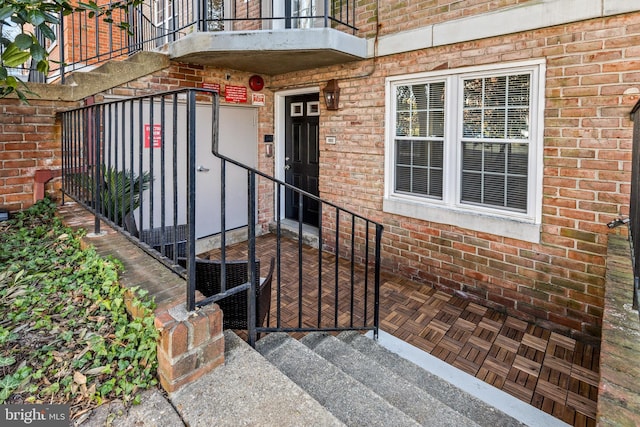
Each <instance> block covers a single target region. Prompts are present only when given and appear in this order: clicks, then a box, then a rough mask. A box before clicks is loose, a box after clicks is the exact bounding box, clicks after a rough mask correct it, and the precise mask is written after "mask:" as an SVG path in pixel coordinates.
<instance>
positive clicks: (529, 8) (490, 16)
mask: <svg viewBox="0 0 640 427" xmlns="http://www.w3.org/2000/svg"><path fill="white" fill-rule="evenodd" d="M634 11H640V1H637V0H540V1H536V2H530V3H524V4H522V5H518V6H514V7H510V8H506V9H501V10H497V11H494V12H491V13H484V14H481V15H477V16H469V17H466V18H461V19H456V20H453V21H447V22H442V23H439V24H434V25H429V26H426V27H423V28H420V29H417V30H409V31H405V32H401V33H396V34H391V35H388V36H384V37H381V38H379V40H378V49H377V52H374V42H373V40H371V39H370V40H369V41H368V42H369V47H368V55H369V56H373V55H374V54H377V56H385V55H392V54H396V53H402V52H409V51H412V50H418V49H425V48H430V47H436V46H443V45H447V44H453V43H460V42H467V41H472V40H478V39H483V38H487V37H496V36H501V35H505V34H512V33H518V32H521V31H528V30H535V29H538V28H544V27H550V26H554V25H562V24H567V23H570V22H576V21H583V20H586V19H593V18H600V17H603V16H610V15H616V14H619V13H628V12H634Z"/></svg>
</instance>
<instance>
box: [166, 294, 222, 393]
mask: <svg viewBox="0 0 640 427" xmlns="http://www.w3.org/2000/svg"><path fill="white" fill-rule="evenodd" d="M155 325H156V328H157V329H158V330H159V331H160V342H159V343H158V376H159V377H160V384H161V385H162V387H163V388H164V389H165V390H166V391H167V392H169V393H172V392H174V391H176V390H178V389H179V388H180V387H182V386H183V385H185V384H187V383H190V382H192V381H194V380H196V379H198V378H200V377H201V376H202V375H204V374H206V373H207V372H209V371H211V370H212V369H213V368H215V367H216V366H218V365H221V364H222V363H223V362H224V336H223V334H222V311H220V308H219V307H218V306H217V305H216V304H210V305H208V306H206V307H202V308H199V309H198V310H195V311H193V312H187V311H186V309H185V305H184V302H183V303H180V304H178V305H176V306H174V307H172V308H169V309H168V310H166V309H165V310H162V311H158V312H156V318H155Z"/></svg>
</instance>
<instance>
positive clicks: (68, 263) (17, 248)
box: [0, 200, 158, 417]
mask: <svg viewBox="0 0 640 427" xmlns="http://www.w3.org/2000/svg"><path fill="white" fill-rule="evenodd" d="M55 209H56V207H55V205H54V203H53V202H51V201H48V200H45V201H42V202H39V203H37V204H35V205H34V206H33V207H32V208H30V209H28V210H27V211H25V212H22V213H19V214H17V215H16V216H15V217H14V218H12V219H11V220H10V221H7V222H5V223H0V319H3V321H2V322H0V377H2V379H1V380H0V403H42V402H47V403H70V404H72V408H73V409H72V417H73V411H75V412H76V413H77V412H79V411H83V410H85V409H87V408H91V407H93V406H96V405H98V404H100V403H102V402H104V401H106V400H112V399H115V398H118V399H122V400H123V401H125V402H133V403H136V397H135V396H136V392H137V391H139V390H141V389H146V388H149V387H151V386H154V385H155V384H156V379H155V373H156V368H157V359H156V341H157V335H158V333H157V331H156V329H155V327H154V324H153V308H154V307H153V303H152V302H151V301H142V299H144V297H145V295H144V294H143V293H142V292H137V291H136V293H137V295H138V299H137V302H136V303H137V304H139V305H140V308H141V309H142V310H141V311H142V312H144V313H145V316H144V317H143V318H141V319H131V318H129V316H128V315H127V312H126V309H125V305H124V289H123V288H121V287H120V285H119V283H118V269H119V267H120V266H119V263H118V262H117V261H116V260H113V259H104V258H101V257H100V256H98V255H97V254H96V252H95V251H94V250H93V249H86V250H82V249H81V248H80V241H79V235H78V233H74V232H73V231H72V230H71V229H69V228H67V227H64V226H63V225H62V223H61V221H60V219H59V218H58V217H56V216H55Z"/></svg>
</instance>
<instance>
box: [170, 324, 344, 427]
mask: <svg viewBox="0 0 640 427" xmlns="http://www.w3.org/2000/svg"><path fill="white" fill-rule="evenodd" d="M224 338H225V363H224V365H222V366H219V367H218V368H216V369H214V370H213V371H211V372H210V373H208V374H206V375H203V376H202V377H200V378H199V379H197V380H195V381H193V382H192V383H190V384H188V385H186V386H184V387H183V388H181V389H180V390H178V391H176V392H175V393H172V394H171V395H170V396H169V399H170V400H171V403H172V404H173V406H174V407H175V408H176V410H177V411H178V413H179V414H180V416H181V417H182V420H183V422H184V424H185V425H188V426H190V427H195V426H206V427H210V426H216V427H218V426H233V427H236V426H239V425H245V426H265V427H266V426H273V427H284V426H291V427H298V426H344V424H343V423H342V422H340V421H339V420H338V419H337V418H336V417H334V416H333V415H332V414H331V413H330V412H329V411H327V409H325V408H323V407H322V406H321V405H320V404H319V403H318V402H317V401H316V400H314V399H313V398H312V397H311V396H309V394H307V393H306V392H305V391H304V390H302V389H301V388H300V387H298V386H297V385H296V384H294V383H293V382H292V381H291V380H289V379H288V378H287V377H286V376H284V375H283V374H282V373H281V372H280V371H279V370H278V369H276V368H275V367H274V366H273V365H272V364H271V363H269V362H267V361H266V360H265V359H264V358H263V357H262V356H261V355H260V354H258V352H256V351H255V350H254V349H252V348H251V347H249V345H248V344H247V343H245V342H244V341H243V340H242V339H240V338H239V337H238V336H237V335H235V334H234V333H233V332H231V331H226V332H225V335H224ZM160 425H169V424H160Z"/></svg>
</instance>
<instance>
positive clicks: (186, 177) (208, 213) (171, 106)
mask: <svg viewBox="0 0 640 427" xmlns="http://www.w3.org/2000/svg"><path fill="white" fill-rule="evenodd" d="M196 101H198V102H196ZM217 121H218V95H217V93H214V92H212V91H207V90H203V89H183V90H177V91H171V92H165V93H160V94H155V95H147V96H142V97H137V98H131V99H126V100H122V99H120V100H115V101H111V102H105V103H100V104H94V105H87V106H85V107H82V108H78V109H74V110H70V111H66V112H64V113H61V123H62V189H63V194H64V195H66V196H68V197H71V198H73V199H74V200H76V201H77V202H78V203H80V204H82V205H83V206H85V207H86V208H87V209H89V210H91V211H92V212H93V213H94V216H95V221H94V230H93V232H94V233H96V234H99V233H100V231H101V230H100V221H101V220H102V221H106V222H107V223H108V224H109V225H111V226H112V227H114V228H115V229H117V230H120V231H122V232H123V233H124V234H125V235H126V236H128V237H129V238H130V239H131V240H132V241H133V242H134V243H136V244H138V245H140V246H141V247H142V248H143V249H144V250H146V251H147V252H148V253H149V254H151V255H153V256H154V257H156V258H157V259H158V260H159V261H161V262H163V263H164V264H165V265H167V266H168V267H169V268H171V269H173V270H174V271H175V272H176V273H178V274H180V275H182V276H183V277H185V279H186V281H187V289H186V293H187V309H188V310H194V309H195V308H196V307H198V306H202V305H206V304H210V303H213V302H217V301H220V300H222V299H224V298H228V297H230V296H232V295H235V294H239V293H240V292H243V291H245V292H248V294H247V295H253V296H255V295H256V286H257V284H258V283H259V280H257V279H258V277H256V274H258V273H257V272H256V266H257V262H258V260H257V257H258V256H259V255H260V254H259V253H257V251H256V240H257V238H258V236H259V235H260V234H261V232H262V231H264V230H265V228H266V224H267V223H268V222H274V223H275V232H274V235H275V256H274V258H275V265H276V268H275V277H274V281H275V283H274V286H273V289H274V291H273V297H272V298H271V300H272V301H273V302H274V303H273V309H272V310H271V313H272V316H270V317H268V320H267V323H265V324H260V325H258V324H256V323H257V322H256V321H251V322H247V325H248V326H247V329H248V335H249V342H250V344H252V345H253V344H254V343H255V340H256V337H257V335H258V334H259V333H266V332H273V331H287V332H308V331H318V330H321V331H341V330H353V329H356V330H372V331H373V332H374V335H375V336H377V333H378V326H379V293H380V250H381V248H380V245H381V237H382V226H381V225H380V224H378V223H376V222H374V221H371V220H368V219H367V218H365V217H363V216H361V215H358V214H356V213H353V212H350V211H348V210H345V209H342V208H340V207H338V206H336V205H334V204H332V203H329V202H327V201H324V200H321V199H320V198H318V197H316V196H313V195H311V194H308V193H306V192H304V191H301V190H299V189H298V188H296V187H294V186H292V185H290V184H287V183H285V182H282V181H279V180H277V179H274V178H272V177H270V176H268V175H266V174H265V173H263V172H261V171H259V170H257V169H255V168H251V167H248V166H246V165H243V164H242V163H240V162H238V161H236V160H234V159H233V158H231V157H228V156H226V155H225V154H224V153H220V152H219V148H218V147H219V145H218V136H217V129H218V125H217ZM207 154H208V155H209V156H211V158H212V159H214V162H213V163H212V164H213V165H214V170H213V171H210V172H208V173H203V174H201V173H199V172H198V171H203V170H205V169H206V168H203V167H202V166H196V158H199V159H200V160H199V162H200V161H201V160H202V159H203V158H204V157H206V155H207ZM206 170H208V169H206ZM243 176H244V178H242V177H243ZM243 193H244V195H243ZM285 193H288V194H289V195H290V196H292V197H294V199H295V200H296V203H297V204H298V208H299V209H298V212H299V213H300V214H299V217H298V218H297V219H295V221H296V224H297V229H298V233H297V236H298V237H297V240H296V242H295V247H296V249H295V250H293V251H291V250H289V249H286V247H285V246H284V245H283V243H284V242H285V239H286V237H284V236H283V233H282V232H281V230H282V221H283V220H282V217H283V215H282V214H281V211H282V209H281V207H282V205H283V202H284V198H285V197H286V196H285ZM240 197H246V205H245V206H246V210H244V212H231V208H230V207H229V206H230V205H231V204H232V203H231V201H234V202H235V201H237V199H238V198H240ZM202 201H208V202H211V201H213V207H211V205H207V207H205V208H204V210H203V208H202V203H201V202H202ZM306 203H315V204H317V206H318V212H319V213H318V222H319V225H318V227H317V228H316V229H315V233H316V237H317V239H318V242H319V250H318V251H317V255H309V254H308V253H306V252H305V251H304V250H303V248H304V242H303V235H304V233H303V220H302V216H301V215H302V211H303V207H304V205H305V204H306ZM236 205H237V203H234V206H236ZM234 209H238V208H237V206H236V207H234ZM243 215H244V217H245V218H246V219H245V220H244V223H243V224H244V227H238V224H237V223H234V224H232V225H231V224H230V223H231V222H232V221H231V220H230V219H229V218H230V217H231V216H234V217H238V216H243ZM212 217H216V218H217V219H216V220H215V221H214V222H215V224H213V227H214V229H215V230H214V233H213V234H211V230H210V229H204V227H203V224H205V223H207V224H209V223H210V222H211V221H209V219H210V218H212ZM231 219H237V218H231ZM239 228H240V229H242V228H244V229H245V230H246V232H245V234H244V236H245V239H246V250H245V251H244V257H245V258H244V259H245V260H246V262H247V263H248V266H249V268H248V276H249V277H248V280H247V283H244V284H242V285H240V286H237V287H231V286H229V287H227V284H226V282H225V281H226V275H225V272H224V267H223V271H222V272H221V274H220V282H221V283H220V292H218V293H215V294H213V295H210V296H208V297H205V298H201V299H200V300H197V295H199V294H197V293H196V289H198V283H197V280H196V279H197V270H196V262H197V261H198V258H197V256H196V243H197V242H198V240H199V239H205V238H206V239H210V238H214V239H217V241H218V242H219V243H218V248H219V261H220V263H221V264H222V265H223V266H224V265H225V263H226V262H227V260H228V259H229V257H228V255H227V247H228V245H227V241H231V240H232V239H231V238H229V237H228V236H229V233H236V232H237V230H238V229H239ZM234 239H237V238H234ZM287 247H288V246H287ZM236 258H237V257H236ZM285 260H286V262H285ZM267 264H268V263H267V262H264V261H263V262H262V265H267ZM291 265H294V267H293V268H291V267H290V266H291ZM182 266H184V268H183V267H182ZM285 266H288V267H287V268H285ZM247 300H248V305H247V310H248V312H247V319H256V318H257V315H256V301H255V298H254V297H248V298H247Z"/></svg>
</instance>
